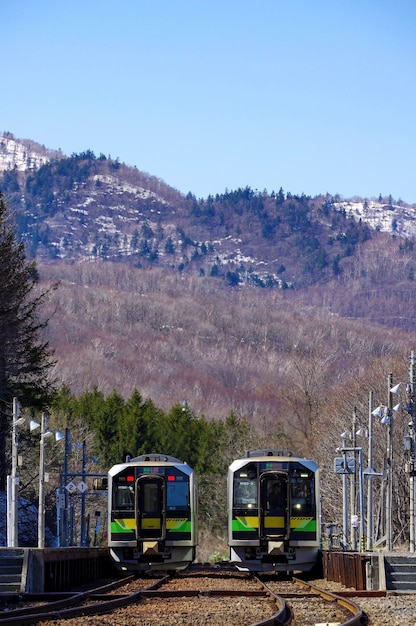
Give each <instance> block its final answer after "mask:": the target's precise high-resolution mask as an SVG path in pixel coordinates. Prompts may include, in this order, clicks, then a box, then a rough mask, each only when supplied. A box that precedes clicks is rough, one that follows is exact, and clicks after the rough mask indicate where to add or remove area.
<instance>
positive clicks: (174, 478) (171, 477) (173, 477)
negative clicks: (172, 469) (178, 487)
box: [168, 476, 176, 482]
mask: <svg viewBox="0 0 416 626" xmlns="http://www.w3.org/2000/svg"><path fill="white" fill-rule="evenodd" d="M173 480H176V477H175V476H168V481H169V482H172V481H173Z"/></svg>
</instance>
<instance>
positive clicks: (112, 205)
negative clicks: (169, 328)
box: [0, 133, 416, 289]
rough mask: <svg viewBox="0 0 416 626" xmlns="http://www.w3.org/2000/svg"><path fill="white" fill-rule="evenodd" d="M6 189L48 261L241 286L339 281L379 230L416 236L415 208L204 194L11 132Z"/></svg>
mask: <svg viewBox="0 0 416 626" xmlns="http://www.w3.org/2000/svg"><path fill="white" fill-rule="evenodd" d="M0 189H1V190H2V191H3V193H4V194H5V196H6V200H7V204H8V205H9V206H10V207H11V208H13V210H14V212H15V215H16V219H17V221H18V226H19V231H20V234H21V236H22V237H23V238H24V240H25V241H26V243H27V249H28V251H29V253H30V254H31V255H32V256H36V258H37V259H38V260H41V261H48V260H67V261H68V260H81V259H82V260H88V261H92V260H106V261H116V262H126V263H129V264H131V265H133V266H135V267H143V268H149V267H162V268H165V269H167V270H169V271H178V272H180V273H183V274H193V275H199V276H219V277H222V278H223V279H224V280H225V281H226V282H227V283H228V284H230V285H239V284H240V285H242V284H252V285H255V286H259V287H276V288H288V287H289V288H294V289H299V288H303V287H306V286H308V285H312V284H316V283H322V282H328V281H329V280H332V279H333V278H334V277H337V276H339V275H340V274H342V272H343V266H344V265H347V266H348V265H349V261H348V259H349V257H351V256H354V254H355V251H356V250H357V247H358V246H359V244H361V243H363V242H365V241H368V240H370V239H371V238H372V237H373V235H374V233H375V232H386V233H390V234H394V235H398V236H400V237H403V238H407V239H409V238H411V237H413V236H414V234H415V232H416V230H415V229H416V225H415V207H414V206H409V205H405V204H404V203H402V202H401V201H398V202H394V201H393V199H392V198H391V197H390V198H384V199H383V198H379V199H378V200H374V199H372V200H368V199H367V200H366V199H354V200H341V199H340V198H339V197H331V196H325V197H315V198H310V197H307V196H304V195H302V196H296V195H292V194H290V192H287V193H284V192H283V190H282V189H280V190H279V191H278V192H277V193H275V192H271V193H270V194H268V193H267V192H266V191H264V192H261V193H260V192H258V191H255V190H252V189H250V188H248V187H247V188H245V189H239V190H236V191H231V192H226V193H224V194H221V195H216V196H215V197H211V196H210V197H208V198H206V199H199V200H197V199H196V198H195V197H194V196H192V194H188V195H187V196H186V197H185V196H183V195H182V194H180V193H179V192H178V191H176V190H175V189H173V188H172V187H169V186H168V185H167V184H165V183H164V182H163V181H161V180H160V179H157V178H156V177H154V176H150V175H149V174H146V173H144V172H140V171H139V170H137V168H134V167H128V166H127V165H125V164H123V163H120V162H119V160H118V159H117V160H112V159H110V158H107V157H106V156H105V155H103V154H101V155H100V156H99V157H96V156H95V155H94V153H93V152H92V151H90V150H86V151H85V152H82V153H80V154H73V155H71V156H70V157H66V156H64V155H63V154H62V153H61V152H59V151H53V150H48V149H46V148H45V147H44V146H41V145H39V144H36V143H35V142H33V141H29V140H17V139H15V138H14V137H13V136H12V135H11V134H10V133H5V134H3V136H2V138H1V139H0Z"/></svg>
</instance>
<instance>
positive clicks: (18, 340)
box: [0, 192, 53, 489]
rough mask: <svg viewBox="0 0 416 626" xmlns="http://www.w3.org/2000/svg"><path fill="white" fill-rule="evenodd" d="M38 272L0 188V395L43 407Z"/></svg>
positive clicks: (0, 417)
mask: <svg viewBox="0 0 416 626" xmlns="http://www.w3.org/2000/svg"><path fill="white" fill-rule="evenodd" d="M38 280H39V275H38V272H37V269H36V265H35V263H34V262H28V261H27V259H26V254H25V248H24V244H23V243H22V242H19V241H18V240H17V236H16V230H15V225H14V223H13V220H12V218H11V215H10V213H9V211H8V210H7V207H6V204H5V202H4V198H3V194H2V193H1V192H0V399H1V400H2V405H3V407H4V402H6V403H11V401H12V398H13V396H16V397H17V398H18V399H19V401H20V403H21V404H22V405H25V406H38V407H43V406H45V404H46V402H47V400H48V397H49V394H50V392H51V390H52V387H51V383H50V381H49V380H48V372H49V369H50V367H51V366H52V364H53V363H52V351H51V349H50V348H49V344H48V342H45V341H42V337H41V334H42V331H43V329H44V328H45V327H46V325H47V321H40V317H39V315H40V308H41V306H42V304H43V303H44V301H45V299H46V298H47V296H48V293H49V292H48V291H45V292H43V293H38V292H37V291H36V289H35V287H36V285H37V283H38ZM9 426H10V415H7V412H6V411H5V410H4V409H3V408H2V410H1V411H0V489H2V488H3V487H4V480H5V475H6V472H5V450H6V448H5V446H6V437H7V434H8V431H9Z"/></svg>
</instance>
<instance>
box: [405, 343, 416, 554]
mask: <svg viewBox="0 0 416 626" xmlns="http://www.w3.org/2000/svg"><path fill="white" fill-rule="evenodd" d="M409 379H410V383H409V385H407V389H406V391H407V394H408V404H407V407H406V409H407V411H408V413H409V414H410V418H411V419H410V422H409V429H410V436H409V437H408V438H406V439H407V440H408V445H407V446H406V448H407V449H408V451H409V453H410V462H409V463H408V464H407V469H408V472H409V496H410V497H409V540H410V545H409V549H410V552H415V532H416V529H415V476H416V362H415V354H414V352H413V350H412V352H411V355H410V368H409Z"/></svg>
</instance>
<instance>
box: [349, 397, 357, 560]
mask: <svg viewBox="0 0 416 626" xmlns="http://www.w3.org/2000/svg"><path fill="white" fill-rule="evenodd" d="M351 446H352V449H353V454H354V475H353V476H352V477H351V478H352V485H351V493H350V497H351V503H350V508H351V550H353V551H354V552H355V551H356V550H357V463H356V456H357V455H356V447H357V408H356V407H354V411H353V414H352V432H351Z"/></svg>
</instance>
